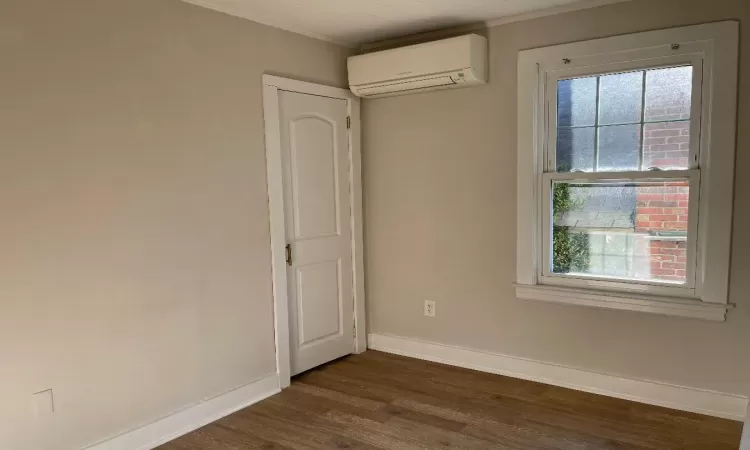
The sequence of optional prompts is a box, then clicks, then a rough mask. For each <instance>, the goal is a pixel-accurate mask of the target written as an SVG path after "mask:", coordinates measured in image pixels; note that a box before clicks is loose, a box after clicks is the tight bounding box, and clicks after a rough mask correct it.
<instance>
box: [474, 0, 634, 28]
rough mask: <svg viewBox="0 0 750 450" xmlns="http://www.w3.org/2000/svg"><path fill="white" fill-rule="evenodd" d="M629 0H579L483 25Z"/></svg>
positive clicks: (491, 21)
mask: <svg viewBox="0 0 750 450" xmlns="http://www.w3.org/2000/svg"><path fill="white" fill-rule="evenodd" d="M629 1H631V0H581V1H579V2H575V3H569V4H566V5H560V6H553V7H551V8H544V9H540V10H537V11H529V12H527V13H522V14H515V15H512V16H505V17H499V18H497V19H493V20H488V21H486V22H484V25H485V26H486V27H487V28H491V27H496V26H498V25H505V24H508V23H513V22H523V21H525V20H532V19H538V18H540V17H547V16H554V15H557V14H565V13H569V12H573V11H580V10H582V9H591V8H598V7H600V6H607V5H613V4H615V3H624V2H629Z"/></svg>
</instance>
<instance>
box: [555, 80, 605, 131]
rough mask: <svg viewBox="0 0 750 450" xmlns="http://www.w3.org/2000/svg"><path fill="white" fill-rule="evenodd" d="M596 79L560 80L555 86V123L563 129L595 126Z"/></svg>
mask: <svg viewBox="0 0 750 450" xmlns="http://www.w3.org/2000/svg"><path fill="white" fill-rule="evenodd" d="M596 83H597V80H596V77H588V78H575V79H572V80H561V81H560V82H558V84H557V122H558V124H559V125H560V126H563V127H587V126H588V127H593V126H594V125H595V124H596V89H597V87H596Z"/></svg>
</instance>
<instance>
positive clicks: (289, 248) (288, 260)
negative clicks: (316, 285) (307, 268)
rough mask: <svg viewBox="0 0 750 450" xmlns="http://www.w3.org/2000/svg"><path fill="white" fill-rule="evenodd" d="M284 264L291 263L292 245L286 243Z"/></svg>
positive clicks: (289, 264)
mask: <svg viewBox="0 0 750 450" xmlns="http://www.w3.org/2000/svg"><path fill="white" fill-rule="evenodd" d="M286 265H287V266H291V265H292V245H291V244H286Z"/></svg>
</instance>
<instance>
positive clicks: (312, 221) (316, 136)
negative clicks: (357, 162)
mask: <svg viewBox="0 0 750 450" xmlns="http://www.w3.org/2000/svg"><path fill="white" fill-rule="evenodd" d="M279 109H280V116H281V154H282V156H281V160H282V165H283V182H284V206H285V222H286V240H287V280H288V284H289V285H288V292H289V294H288V298H289V345H290V347H291V348H290V352H291V372H292V375H296V374H298V373H300V372H304V371H306V370H309V369H311V368H313V367H316V366H319V365H321V364H323V363H326V362H328V361H331V360H334V359H336V358H340V357H342V356H344V355H348V354H350V353H352V352H353V351H354V332H353V328H354V302H353V291H352V284H353V282H352V277H353V273H352V239H351V225H350V224H351V211H350V206H349V205H350V201H349V200H350V192H349V133H348V131H347V104H346V100H341V99H334V98H328V97H320V96H316V95H308V94H300V93H297V92H287V91H279Z"/></svg>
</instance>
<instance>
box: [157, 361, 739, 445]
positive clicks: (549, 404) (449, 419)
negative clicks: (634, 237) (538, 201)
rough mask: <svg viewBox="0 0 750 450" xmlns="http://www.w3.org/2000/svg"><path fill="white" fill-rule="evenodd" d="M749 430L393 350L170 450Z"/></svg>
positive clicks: (702, 441)
mask: <svg viewBox="0 0 750 450" xmlns="http://www.w3.org/2000/svg"><path fill="white" fill-rule="evenodd" d="M741 431H742V424H741V423H740V422H734V421H730V420H723V419H717V418H713V417H707V416H701V415H698V414H692V413H685V412H680V411H674V410H670V409H666V408H660V407H655V406H648V405H643V404H640V403H634V402H629V401H625V400H617V399H613V398H609V397H604V396H600V395H594V394H587V393H583V392H578V391H574V390H570V389H564V388H558V387H554V386H548V385H544V384H540V383H534V382H530V381H523V380H517V379H514V378H508V377H503V376H498V375H492V374H486V373H482V372H476V371H472V370H466V369H461V368H456V367H451V366H445V365H442V364H435V363H431V362H426V361H420V360H416V359H411V358H404V357H401V356H395V355H389V354H386V353H381V352H376V351H368V352H366V353H364V354H362V355H352V356H349V357H346V358H343V359H341V360H338V361H334V362H332V363H330V364H327V365H325V366H322V367H319V368H317V369H314V370H312V371H310V372H307V373H304V374H302V375H300V376H299V377H296V378H295V379H293V380H292V386H291V387H290V388H289V389H286V390H284V391H283V392H282V393H280V394H278V395H275V396H273V397H271V398H269V399H267V400H264V401H263V402H260V403H258V404H255V405H253V406H251V407H249V408H246V409H244V410H242V411H239V412H237V413H235V414H232V415H230V416H228V417H225V418H223V419H221V420H219V421H217V422H214V423H212V424H210V425H208V426H206V427H204V428H201V429H200V430H197V431H194V432H192V433H190V434H188V435H185V436H183V437H181V438H178V439H177V440H175V441H173V442H170V443H168V444H166V445H164V446H162V447H160V449H161V450H178V449H180V450H182V449H205V450H219V449H222V450H224V449H227V450H245V449H299V450H308V449H398V450H418V449H438V448H439V449H658V450H665V449H696V450H698V449H700V450H721V449H737V448H738V447H739V441H740V434H741Z"/></svg>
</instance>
